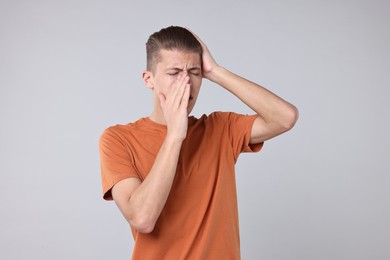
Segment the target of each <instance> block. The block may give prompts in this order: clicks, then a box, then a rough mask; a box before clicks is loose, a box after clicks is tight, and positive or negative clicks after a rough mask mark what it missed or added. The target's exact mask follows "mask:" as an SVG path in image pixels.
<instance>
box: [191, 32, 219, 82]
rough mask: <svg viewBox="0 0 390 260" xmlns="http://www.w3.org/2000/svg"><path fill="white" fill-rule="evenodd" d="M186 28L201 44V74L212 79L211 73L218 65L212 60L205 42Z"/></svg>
mask: <svg viewBox="0 0 390 260" xmlns="http://www.w3.org/2000/svg"><path fill="white" fill-rule="evenodd" d="M186 29H187V30H189V31H190V32H191V33H192V34H193V35H194V36H195V38H196V39H197V40H198V41H199V43H200V45H202V74H203V77H204V78H206V79H208V80H212V73H213V72H214V71H215V69H216V68H218V67H219V65H218V64H217V62H216V61H215V60H214V58H213V56H212V55H211V52H210V51H209V49H208V48H207V46H206V44H205V43H204V42H203V41H202V40H201V39H200V38H199V36H198V35H196V34H195V33H194V32H193V31H191V30H190V29H188V28H186Z"/></svg>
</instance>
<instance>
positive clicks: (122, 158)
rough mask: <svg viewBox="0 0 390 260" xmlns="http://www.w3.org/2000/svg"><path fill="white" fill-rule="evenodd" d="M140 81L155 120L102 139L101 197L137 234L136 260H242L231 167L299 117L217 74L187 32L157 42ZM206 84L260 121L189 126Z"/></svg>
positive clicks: (235, 117) (239, 118)
mask: <svg viewBox="0 0 390 260" xmlns="http://www.w3.org/2000/svg"><path fill="white" fill-rule="evenodd" d="M146 47H147V70H145V71H144V72H143V74H142V77H143V80H144V83H145V85H146V86H147V87H148V88H150V89H151V91H152V93H153V101H154V110H153V113H152V114H151V115H150V116H149V117H145V118H141V119H140V120H138V121H136V122H134V123H130V124H127V125H116V126H112V127H109V128H108V129H106V130H105V132H104V133H103V135H102V136H101V139H100V154H101V174H102V182H103V197H104V199H106V200H111V199H114V201H115V203H116V204H117V206H118V208H119V209H120V211H121V212H122V214H123V216H124V217H125V218H126V220H127V221H128V223H129V224H130V227H131V229H132V232H133V236H134V239H135V246H134V249H133V259H153V260H154V259H173V260H178V259H239V258H240V241H239V229H238V210H237V197H236V185H235V176H234V164H235V162H236V160H237V158H238V156H239V154H240V153H241V152H249V151H259V150H260V149H261V147H262V145H263V142H264V141H266V140H268V139H270V138H273V137H275V136H277V135H279V134H281V133H283V132H286V131H288V130H289V129H291V128H292V127H293V126H294V124H295V122H296V120H297V117H298V113H297V109H296V108H295V107H294V106H293V105H291V104H289V103H288V102H286V101H284V100H283V99H281V98H279V97H278V96H276V95H275V94H273V93H271V92H270V91H268V90H266V89H265V88H263V87H261V86H259V85H257V84H255V83H252V82H250V81H248V80H246V79H244V78H241V77H239V76H237V75H235V74H233V73H232V72H230V71H228V70H227V69H225V68H223V67H221V66H219V65H218V64H217V63H216V62H215V60H214V59H213V57H212V56H211V54H210V52H209V50H208V49H207V47H206V45H205V44H204V43H203V42H202V41H201V40H200V39H199V38H198V37H197V36H196V35H194V34H193V33H191V32H190V31H188V30H187V29H184V28H181V27H173V26H172V27H168V28H165V29H162V30H161V31H159V32H156V33H154V34H152V35H151V36H150V37H149V40H148V42H147V43H146ZM202 78H206V79H208V80H211V81H212V82H214V83H216V84H217V85H219V86H221V87H223V88H225V89H226V90H228V91H230V92H231V93H232V94H233V95H235V96H236V97H237V98H239V99H240V100H241V101H242V102H243V103H244V104H246V105H247V106H249V107H250V108H251V109H253V111H254V113H255V114H254V115H251V116H248V115H239V114H236V113H227V112H215V113H212V114H210V115H208V116H206V115H203V116H202V117H201V118H199V119H197V118H195V117H193V116H189V114H190V113H191V110H192V108H193V107H194V105H195V102H196V99H197V97H198V93H199V90H200V86H201V83H202Z"/></svg>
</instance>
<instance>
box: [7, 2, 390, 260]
mask: <svg viewBox="0 0 390 260" xmlns="http://www.w3.org/2000/svg"><path fill="white" fill-rule="evenodd" d="M389 13H390V2H389V1H368V0H367V1H309V0H301V1H288V0H284V1H219V2H211V1H205V0H201V1H189V2H188V3H187V1H145V2H142V1H108V0H105V1H103V0H89V1H75V0H73V1H69V0H68V1H48V0H47V1H17V0H12V1H11V0H10V1H4V0H1V5H0V24H1V25H0V26H1V27H0V86H1V92H0V122H1V129H0V144H1V145H0V195H1V200H0V210H1V214H0V220H1V221H0V246H1V249H0V258H1V259H129V258H130V255H131V249H132V245H133V242H132V237H131V233H130V230H129V228H128V226H127V224H126V222H125V221H124V219H123V218H122V216H121V215H120V213H119V211H118V210H117V208H116V207H115V205H114V203H113V202H105V201H103V200H102V198H101V182H100V170H99V154H98V146H97V143H98V139H99V136H100V134H101V132H102V131H103V130H104V129H105V128H106V127H108V126H109V125H112V124H116V123H122V124H124V123H128V122H130V121H134V120H136V119H138V118H139V117H141V116H147V115H149V113H150V112H151V108H152V97H151V93H150V91H149V90H148V89H147V88H146V87H144V86H143V83H142V81H141V72H142V70H143V69H144V67H145V50H144V47H145V46H144V44H145V42H146V40H147V37H148V36H149V35H150V34H151V33H152V32H154V31H156V30H159V29H160V28H162V27H166V26H169V25H183V26H187V27H190V28H192V29H193V30H194V31H195V32H196V33H197V34H198V35H199V36H200V37H201V38H202V39H203V40H204V41H205V42H206V43H207V44H208V46H209V48H210V50H211V51H212V53H213V55H214V57H215V59H216V60H217V61H218V62H219V63H220V64H221V65H223V66H224V67H226V68H228V69H230V70H232V71H234V72H236V73H238V74H240V75H242V76H244V77H246V78H248V79H251V80H252V81H255V82H258V83H259V84H261V85H264V86H265V87H268V88H269V89H270V90H272V91H274V92H275V93H277V94H278V95H280V96H282V97H283V98H285V99H287V100H289V101H290V102H292V103H293V104H295V105H296V106H297V107H298V108H299V110H300V119H299V121H298V123H297V125H296V127H295V128H294V129H293V130H292V131H291V132H289V133H287V134H285V135H282V136H280V137H278V138H276V139H274V140H272V141H269V142H267V143H266V145H265V147H264V149H263V151H262V152H261V153H259V154H244V155H242V156H241V157H240V159H239V162H238V165H237V182H238V193H239V208H240V228H241V244H242V258H243V259H245V260H246V259H271V260H285V259H297V260H306V259H307V260H312V259H316V260H317V259H318V260H328V259H353V260H358V259H362V260H363V259H376V260H385V259H390V205H389V195H390V190H389V188H390V185H389V182H390V180H389V173H390V167H389V161H390V156H389V151H388V150H389V146H390V142H389V137H388V133H389V131H390V127H389V111H390V106H389V104H388V102H387V100H388V99H389V92H390V91H389V87H390V80H389V72H390V64H389V61H390V51H389V46H390V29H389V28H390V15H389ZM214 110H232V111H236V112H240V113H250V110H249V109H248V108H246V107H245V106H244V105H243V104H241V103H240V102H239V101H237V100H236V99H235V97H233V96H232V95H231V94H229V93H227V92H226V91H224V90H223V89H222V88H220V87H218V86H215V85H213V84H211V83H210V82H208V81H204V83H203V89H202V91H201V94H200V97H199V100H198V104H197V106H196V108H195V110H194V114H195V115H197V116H199V115H201V114H202V113H209V112H211V111H214Z"/></svg>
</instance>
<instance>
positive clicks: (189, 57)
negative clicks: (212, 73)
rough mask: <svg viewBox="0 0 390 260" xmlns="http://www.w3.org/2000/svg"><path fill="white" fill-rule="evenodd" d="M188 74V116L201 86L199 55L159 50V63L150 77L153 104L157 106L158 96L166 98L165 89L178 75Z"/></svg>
mask: <svg viewBox="0 0 390 260" xmlns="http://www.w3.org/2000/svg"><path fill="white" fill-rule="evenodd" d="M186 73H187V74H188V76H189V84H190V99H189V102H188V109H187V110H188V114H189V113H190V112H191V111H192V109H193V107H194V105H195V102H196V99H197V97H198V94H199V90H200V86H201V84H202V61H201V57H200V55H199V53H196V52H186V51H178V50H161V51H160V62H158V63H157V64H156V65H155V71H154V73H153V74H152V76H151V82H152V85H153V91H154V94H155V95H154V96H155V102H158V104H159V100H158V97H159V94H160V93H162V94H164V96H166V93H167V89H168V88H169V87H171V85H172V83H173V82H174V81H175V79H176V78H177V77H178V76H179V75H185V74H186Z"/></svg>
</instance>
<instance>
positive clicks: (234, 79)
mask: <svg viewBox="0 0 390 260" xmlns="http://www.w3.org/2000/svg"><path fill="white" fill-rule="evenodd" d="M208 79H209V80H211V81H213V82H214V83H216V84H218V85H220V86H222V87H223V88H225V89H226V90H228V91H230V92H231V93H233V94H234V95H235V96H237V97H238V98H239V99H240V100H241V101H242V102H244V103H245V104H246V105H247V106H249V107H250V108H251V109H252V110H253V111H255V112H256V114H257V115H258V116H259V117H261V118H262V119H263V120H264V121H265V122H266V123H268V124H279V125H281V126H284V125H286V127H287V128H288V127H289V126H288V125H289V124H291V121H292V118H294V117H296V116H295V114H297V110H296V108H295V107H294V106H293V105H292V104H290V103H288V102H287V101H285V100H283V99H282V98H280V97H278V96H277V95H275V94H273V93H272V92H271V91H269V90H267V89H265V88H264V87H262V86H260V85H258V84H256V83H253V82H251V81H249V80H247V79H244V78H242V77H240V76H238V75H236V74H234V73H232V72H230V71H228V70H227V69H225V68H223V67H217V68H215V69H214V70H213V72H212V73H210V74H209V75H208ZM294 120H295V119H294Z"/></svg>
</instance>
